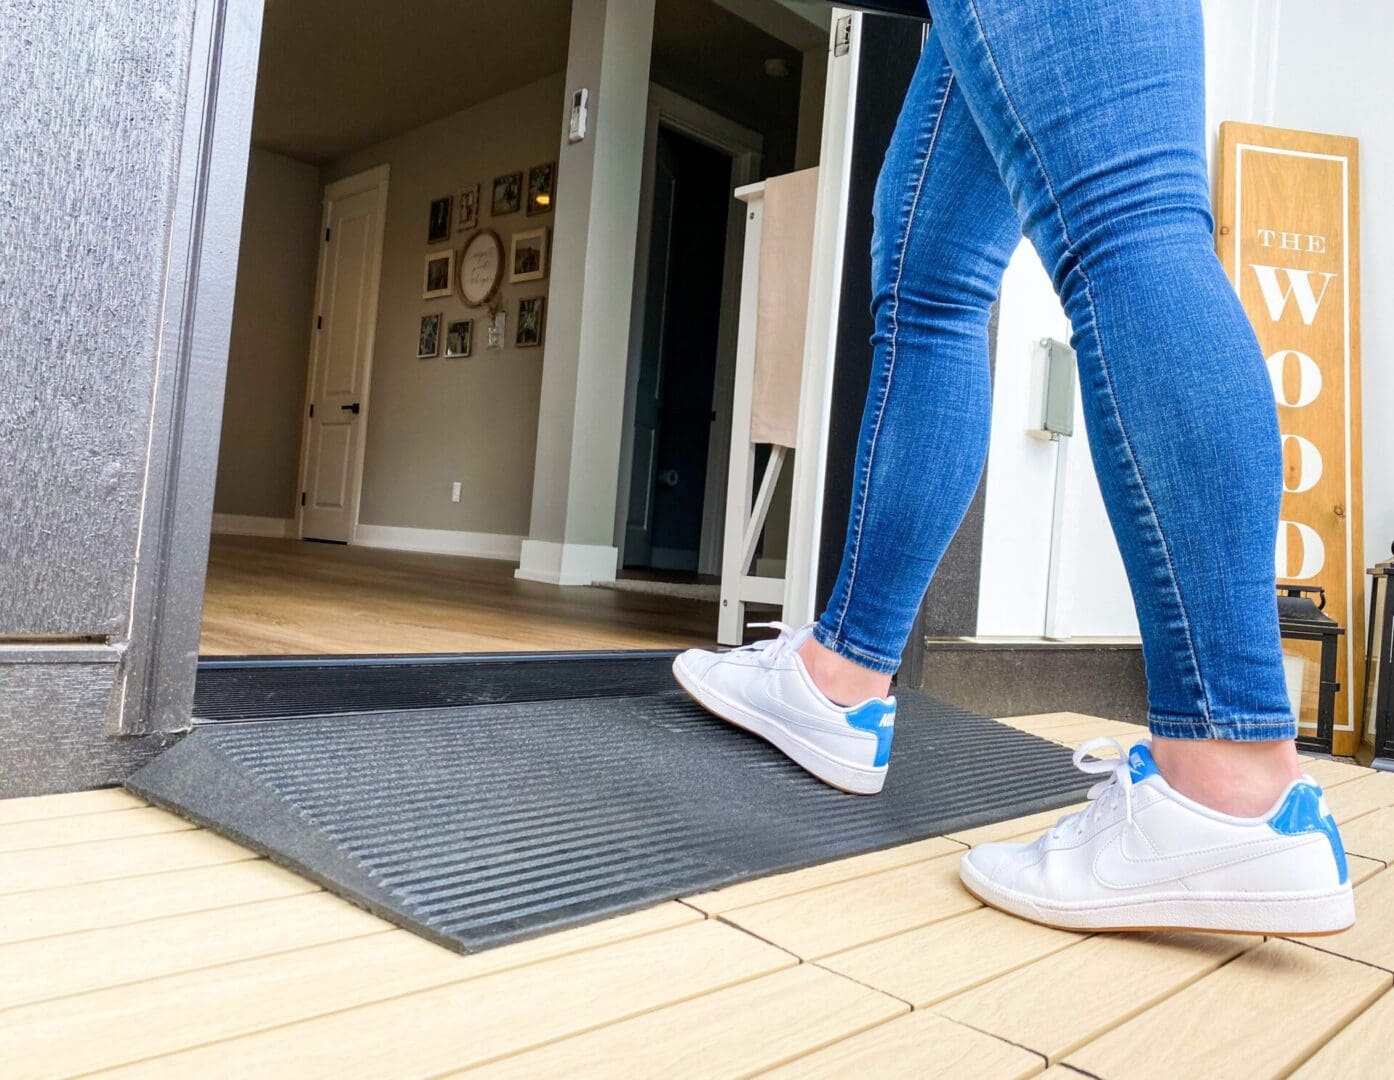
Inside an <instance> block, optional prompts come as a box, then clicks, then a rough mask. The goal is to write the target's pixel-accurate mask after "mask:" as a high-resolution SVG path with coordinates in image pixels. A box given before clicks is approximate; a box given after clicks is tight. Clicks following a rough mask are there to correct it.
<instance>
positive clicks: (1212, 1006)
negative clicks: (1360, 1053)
mask: <svg viewBox="0 0 1394 1080" xmlns="http://www.w3.org/2000/svg"><path fill="white" fill-rule="evenodd" d="M1390 984H1391V976H1390V974H1389V972H1387V971H1380V970H1379V969H1377V968H1372V967H1369V966H1368V965H1365V964H1359V963H1356V962H1355V961H1353V960H1346V959H1343V958H1341V957H1338V956H1333V955H1331V954H1330V953H1324V952H1320V951H1318V950H1316V949H1310V948H1308V947H1306V946H1305V945H1297V944H1294V943H1293V942H1290V941H1267V942H1265V943H1264V944H1262V945H1260V946H1259V947H1258V948H1256V949H1251V950H1249V951H1248V952H1246V953H1244V954H1243V955H1242V956H1240V957H1239V958H1238V959H1237V960H1234V961H1232V962H1230V963H1228V964H1226V965H1225V966H1224V967H1222V968H1220V969H1219V970H1218V971H1215V972H1213V973H1212V974H1210V975H1207V976H1206V977H1205V978H1203V979H1201V980H1200V981H1199V982H1196V983H1193V984H1192V985H1190V986H1188V987H1186V989H1184V990H1182V991H1181V992H1180V993H1177V994H1173V995H1172V996H1171V997H1169V998H1167V999H1166V1000H1165V1001H1162V1002H1161V1003H1160V1004H1157V1005H1154V1006H1153V1007H1152V1008H1150V1009H1148V1010H1146V1011H1145V1012H1143V1013H1140V1014H1138V1015H1137V1016H1135V1017H1133V1018H1132V1019H1131V1020H1128V1021H1127V1022H1126V1023H1123V1024H1121V1025H1119V1026H1118V1027H1115V1028H1113V1029H1112V1030H1111V1031H1109V1032H1108V1033H1107V1034H1106V1035H1103V1036H1102V1037H1100V1038H1098V1039H1096V1040H1095V1041H1094V1042H1091V1043H1088V1044H1086V1045H1085V1046H1083V1047H1082V1048H1080V1049H1078V1050H1076V1051H1074V1052H1072V1053H1070V1054H1068V1055H1067V1056H1066V1059H1065V1060H1066V1063H1067V1064H1069V1065H1073V1066H1076V1067H1078V1068H1080V1069H1083V1070H1084V1071H1086V1072H1089V1073H1093V1074H1094V1075H1095V1076H1123V1075H1126V1076H1128V1077H1129V1078H1130V1080H1132V1078H1139V1080H1141V1078H1146V1077H1158V1078H1165V1080H1177V1078H1180V1077H1191V1076H1195V1077H1214V1076H1281V1075H1283V1074H1285V1073H1286V1072H1287V1071H1288V1070H1289V1069H1291V1068H1293V1067H1294V1066H1296V1065H1298V1064H1300V1063H1302V1062H1303V1061H1305V1060H1306V1059H1307V1058H1308V1057H1310V1056H1311V1055H1312V1054H1313V1053H1314V1052H1315V1051H1316V1050H1317V1049H1318V1048H1319V1047H1321V1046H1322V1045H1323V1044H1324V1043H1326V1042H1327V1040H1329V1039H1330V1038H1332V1036H1334V1035H1335V1034H1336V1033H1337V1032H1338V1031H1340V1030H1341V1028H1342V1027H1344V1026H1345V1024H1346V1023H1347V1022H1349V1021H1350V1020H1351V1019H1352V1018H1353V1017H1355V1016H1357V1015H1359V1013H1360V1012H1361V1011H1362V1010H1364V1009H1365V1008H1367V1007H1368V1006H1369V1005H1370V1004H1371V1003H1372V1002H1373V1001H1374V1000H1375V999H1376V998H1378V997H1379V996H1380V995H1381V994H1382V993H1384V992H1385V991H1386V990H1388V989H1389V986H1390ZM1295 1003H1300V1008H1298V1006H1297V1005H1295ZM1295 1009H1296V1010H1297V1011H1294V1010H1295ZM1256 1017H1263V1018H1266V1019H1267V1020H1268V1022H1266V1023H1255V1018H1256ZM1158 1032H1165V1033H1166V1036H1165V1038H1159V1037H1158ZM1139 1047H1146V1053H1140V1052H1139V1049H1138V1048H1139Z"/></svg>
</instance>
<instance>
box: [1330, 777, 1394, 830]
mask: <svg viewBox="0 0 1394 1080" xmlns="http://www.w3.org/2000/svg"><path fill="white" fill-rule="evenodd" d="M1326 805H1327V807H1329V808H1330V810H1331V814H1332V816H1333V817H1334V818H1335V819H1336V821H1337V822H1338V823H1339V824H1341V825H1344V824H1345V823H1346V822H1348V821H1353V820H1355V819H1356V818H1359V817H1360V816H1361V815H1362V814H1368V813H1370V812H1371V811H1374V810H1379V809H1382V808H1384V807H1386V806H1394V773H1383V772H1375V771H1373V770H1371V771H1370V772H1369V773H1367V774H1366V775H1365V776H1362V777H1361V778H1360V779H1359V780H1352V781H1351V782H1350V783H1348V784H1341V785H1339V786H1338V787H1334V788H1332V789H1331V790H1330V791H1328V792H1327V793H1326Z"/></svg>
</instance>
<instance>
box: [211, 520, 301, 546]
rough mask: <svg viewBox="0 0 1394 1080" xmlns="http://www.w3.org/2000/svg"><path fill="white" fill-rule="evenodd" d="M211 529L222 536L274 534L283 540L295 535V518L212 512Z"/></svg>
mask: <svg viewBox="0 0 1394 1080" xmlns="http://www.w3.org/2000/svg"><path fill="white" fill-rule="evenodd" d="M213 531H214V532H215V533H220V534H222V535H223V536H274V537H278V538H280V539H282V540H284V539H285V538H286V537H293V536H294V535H295V518H275V517H257V516H256V515H254V514H214V515H213Z"/></svg>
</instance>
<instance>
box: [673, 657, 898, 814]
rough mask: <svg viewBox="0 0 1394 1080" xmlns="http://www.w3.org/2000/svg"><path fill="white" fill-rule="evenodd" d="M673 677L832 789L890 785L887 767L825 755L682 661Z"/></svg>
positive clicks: (871, 789) (860, 791)
mask: <svg viewBox="0 0 1394 1080" xmlns="http://www.w3.org/2000/svg"><path fill="white" fill-rule="evenodd" d="M673 677H674V678H675V679H677V681H678V685H679V686H681V687H682V688H683V690H684V691H685V692H686V694H687V696H688V697H690V698H691V699H692V700H693V701H695V702H696V703H697V704H698V705H700V706H702V708H704V709H706V710H707V712H709V713H711V714H712V715H713V716H715V717H717V718H718V719H719V720H725V721H726V722H727V723H728V724H734V725H735V726H736V727H738V728H740V729H741V730H742V731H748V732H749V733H750V734H752V735H755V736H758V737H759V738H761V739H764V740H765V741H766V742H767V743H769V744H770V745H771V746H773V747H774V748H775V749H776V750H778V751H780V752H781V753H782V754H784V756H785V757H787V758H789V760H790V761H792V762H794V763H795V764H796V765H798V766H800V767H801V768H802V769H803V770H804V771H805V772H808V773H810V774H811V775H813V776H816V777H817V778H818V779H819V780H821V781H823V783H825V784H827V785H828V786H829V787H833V788H837V790H838V791H844V792H846V793H847V794H848V795H875V794H877V793H878V792H879V791H880V790H881V788H882V787H883V786H884V785H885V783H886V771H887V769H886V767H885V766H882V767H881V768H879V769H878V768H876V767H875V766H872V767H871V768H865V767H862V766H857V765H852V764H850V763H848V762H845V761H842V760H841V759H839V758H833V757H830V756H828V755H827V754H824V753H822V752H821V751H819V750H818V748H817V747H814V746H810V745H809V744H808V743H806V742H804V741H803V740H802V739H799V738H797V737H796V736H794V735H792V734H790V733H789V731H787V730H786V729H785V728H783V727H781V726H780V725H779V723H778V722H777V721H773V720H770V719H768V718H766V717H763V716H761V715H759V714H758V713H754V712H751V711H749V710H747V709H744V708H742V707H741V706H740V705H738V704H736V703H735V702H734V701H731V700H730V699H729V698H726V697H723V696H722V695H720V694H718V693H716V692H715V691H713V690H709V689H707V687H705V686H703V685H702V683H701V682H700V681H699V680H698V679H697V678H696V676H694V675H693V674H692V673H691V672H689V671H688V670H687V668H686V667H685V666H683V663H682V658H681V657H679V658H678V659H676V660H674V661H673Z"/></svg>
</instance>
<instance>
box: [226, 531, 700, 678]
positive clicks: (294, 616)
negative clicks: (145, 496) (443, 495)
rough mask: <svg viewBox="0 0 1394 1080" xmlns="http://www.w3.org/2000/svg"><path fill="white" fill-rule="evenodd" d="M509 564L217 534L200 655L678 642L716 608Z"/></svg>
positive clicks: (695, 633) (692, 636)
mask: <svg viewBox="0 0 1394 1080" xmlns="http://www.w3.org/2000/svg"><path fill="white" fill-rule="evenodd" d="M513 569H514V568H513V564H512V563H508V562H500V561H497V560H490V559H464V558H457V557H454V556H446V555H418V554H414V553H410V552H398V551H381V550H376V549H373V548H363V547H350V546H344V545H339V544H313V543H305V542H302V541H299V540H270V539H259V538H252V537H240V536H215V537H213V543H212V548H211V550H210V552H209V559H208V587H207V590H206V593H205V598H204V611H203V638H202V642H201V644H200V649H201V651H202V652H203V653H205V654H229V653H233V654H245V653H259V654H266V653H429V652H508V651H513V650H520V651H537V650H554V649H636V648H686V647H688V646H690V645H712V644H714V643H715V641H716V613H717V609H716V605H715V604H713V603H706V602H703V601H698V600H684V599H676V598H674V597H670V596H648V595H643V594H640V593H631V592H617V591H613V590H609V589H590V588H565V589H559V588H557V587H556V586H553V585H542V584H538V583H536V582H531V581H519V580H517V579H516V578H514V576H513Z"/></svg>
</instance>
